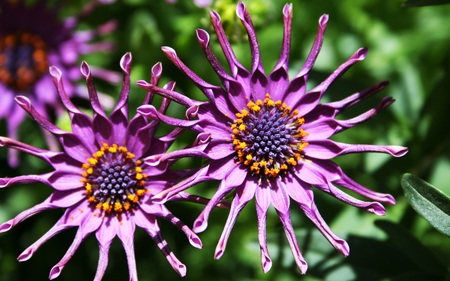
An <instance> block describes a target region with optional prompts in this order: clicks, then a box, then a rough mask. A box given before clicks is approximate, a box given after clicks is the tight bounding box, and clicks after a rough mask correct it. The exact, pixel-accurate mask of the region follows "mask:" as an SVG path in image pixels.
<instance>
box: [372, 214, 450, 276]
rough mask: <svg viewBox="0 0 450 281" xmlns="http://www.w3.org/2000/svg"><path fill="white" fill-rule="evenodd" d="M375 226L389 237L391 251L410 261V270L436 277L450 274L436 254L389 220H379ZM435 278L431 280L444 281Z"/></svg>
mask: <svg viewBox="0 0 450 281" xmlns="http://www.w3.org/2000/svg"><path fill="white" fill-rule="evenodd" d="M375 225H376V226H377V227H379V228H381V229H382V230H383V231H384V232H386V234H387V235H388V241H387V244H389V245H390V247H391V250H392V251H398V252H399V253H401V254H402V255H404V256H405V257H407V258H408V259H409V264H410V266H409V267H410V268H415V270H417V271H418V272H421V273H422V274H432V275H435V276H436V277H437V276H439V277H443V276H445V275H447V274H448V271H447V268H446V266H445V265H444V264H443V263H442V262H441V261H440V260H439V259H437V257H436V256H435V255H434V253H433V252H432V251H430V249H429V248H427V247H426V246H424V245H423V243H422V242H421V241H420V240H419V239H417V238H416V237H415V236H413V235H412V234H411V233H410V232H408V231H407V230H405V229H404V228H403V227H401V226H400V225H398V224H395V223H393V222H390V221H387V220H377V221H376V222H375ZM411 263H412V264H411ZM436 277H435V278H436ZM435 278H432V279H429V280H443V278H438V279H435Z"/></svg>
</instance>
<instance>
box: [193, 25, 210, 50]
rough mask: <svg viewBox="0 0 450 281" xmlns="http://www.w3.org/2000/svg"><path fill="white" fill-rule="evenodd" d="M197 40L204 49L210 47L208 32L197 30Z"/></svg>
mask: <svg viewBox="0 0 450 281" xmlns="http://www.w3.org/2000/svg"><path fill="white" fill-rule="evenodd" d="M196 33H197V38H198V41H199V42H200V44H201V45H202V46H204V47H207V46H208V45H209V34H208V32H206V30H203V29H200V28H198V29H197V30H196Z"/></svg>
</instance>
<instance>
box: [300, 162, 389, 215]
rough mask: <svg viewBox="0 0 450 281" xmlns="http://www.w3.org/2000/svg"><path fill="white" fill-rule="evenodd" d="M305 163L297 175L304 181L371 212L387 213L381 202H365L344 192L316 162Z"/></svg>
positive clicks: (377, 213)
mask: <svg viewBox="0 0 450 281" xmlns="http://www.w3.org/2000/svg"><path fill="white" fill-rule="evenodd" d="M302 163H303V165H301V167H300V168H299V169H298V170H297V176H298V178H299V179H301V180H302V181H304V182H306V183H307V184H310V185H312V186H314V187H316V188H318V189H320V190H322V191H323V192H325V193H328V194H330V195H332V196H333V197H335V198H337V199H339V200H341V201H342V202H344V203H347V204H349V205H352V206H355V207H358V208H361V209H364V210H366V211H368V212H370V213H373V214H376V215H379V216H383V215H384V214H385V213H386V209H385V208H384V207H383V205H381V204H380V203H379V202H365V201H361V200H359V199H356V198H354V197H352V196H350V195H348V194H347V193H345V192H343V191H342V190H340V189H339V188H337V187H336V186H334V185H333V184H332V183H331V182H330V180H331V179H328V178H325V177H324V175H323V171H325V169H324V168H323V167H322V166H320V165H317V164H314V162H312V163H309V162H302Z"/></svg>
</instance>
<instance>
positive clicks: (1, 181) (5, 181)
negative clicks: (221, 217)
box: [0, 139, 11, 188]
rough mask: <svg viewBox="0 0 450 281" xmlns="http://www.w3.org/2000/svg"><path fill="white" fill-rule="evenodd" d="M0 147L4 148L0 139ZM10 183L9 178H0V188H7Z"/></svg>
mask: <svg viewBox="0 0 450 281" xmlns="http://www.w3.org/2000/svg"><path fill="white" fill-rule="evenodd" d="M0 146H5V143H4V142H3V140H2V139H0ZM10 182H11V179H9V178H1V179H0V188H4V187H7V186H8V185H9V183H10Z"/></svg>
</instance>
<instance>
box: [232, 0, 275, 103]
mask: <svg viewBox="0 0 450 281" xmlns="http://www.w3.org/2000/svg"><path fill="white" fill-rule="evenodd" d="M236 14H237V16H238V18H239V19H240V20H241V22H242V24H243V25H244V27H245V29H246V30H247V35H248V40H249V43H250V52H251V54H252V75H251V78H250V80H251V99H252V100H258V99H261V100H264V98H265V96H266V86H267V84H268V81H267V77H266V74H265V73H264V67H263V65H262V61H261V55H260V51H259V46H258V40H257V39H256V34H255V29H254V27H253V23H252V19H251V17H250V14H249V13H248V10H247V8H246V7H245V4H244V3H243V2H239V3H238V5H237V8H236ZM238 109H239V110H241V109H243V108H238Z"/></svg>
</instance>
